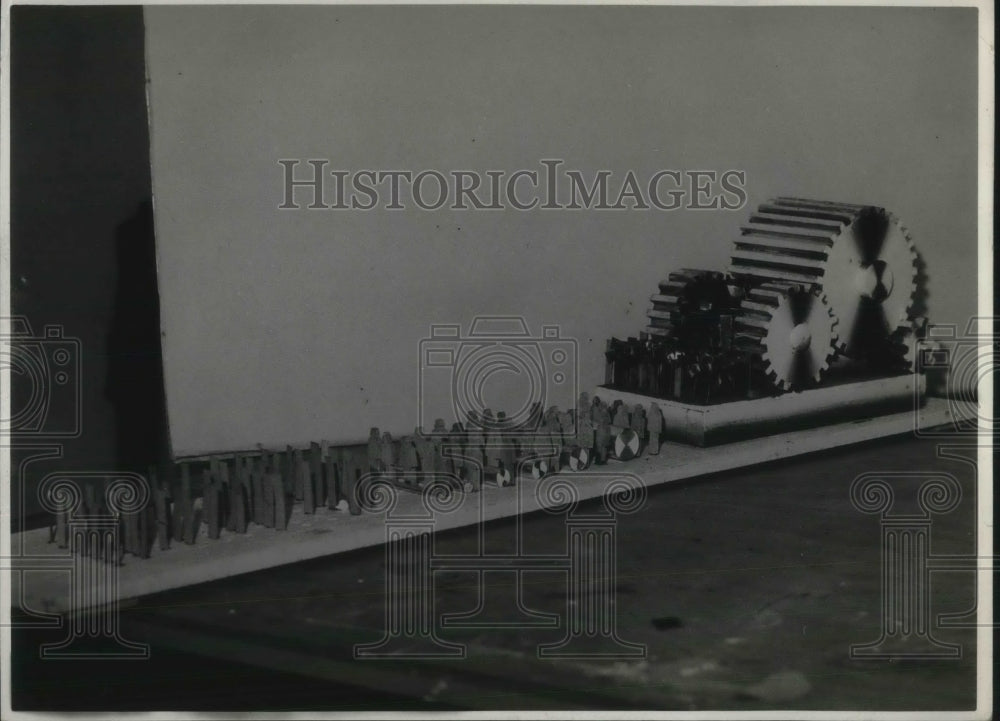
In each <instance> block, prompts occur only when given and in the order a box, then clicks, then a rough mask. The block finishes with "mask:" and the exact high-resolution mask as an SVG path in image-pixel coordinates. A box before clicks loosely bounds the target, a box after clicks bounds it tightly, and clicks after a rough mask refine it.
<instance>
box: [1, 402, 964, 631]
mask: <svg viewBox="0 0 1000 721" xmlns="http://www.w3.org/2000/svg"><path fill="white" fill-rule="evenodd" d="M919 414H920V415H919V418H918V416H917V415H916V414H915V413H914V411H912V410H910V411H906V412H902V413H895V414H892V415H887V416H879V417H874V418H864V419H860V420H855V421H851V422H845V423H838V424H834V425H829V426H824V427H822V428H813V429H808V430H799V431H792V432H786V433H781V434H777V435H773V436H769V437H767V438H763V439H760V438H759V439H755V440H747V441H738V442H733V443H729V444H727V445H725V446H716V447H713V448H699V447H694V446H689V445H684V444H680V443H673V442H667V443H664V444H663V447H662V448H661V451H660V454H659V455H658V456H644V457H642V458H639V459H636V460H633V461H630V462H628V463H618V462H611V463H609V464H608V465H607V466H603V467H601V466H598V467H593V468H591V469H590V470H588V471H586V472H583V473H570V472H564V473H563V474H561V476H560V477H561V478H565V479H567V480H569V481H571V482H572V483H573V485H574V486H575V488H576V491H577V495H578V497H579V498H580V499H587V498H595V497H598V496H601V495H603V494H604V493H605V492H606V489H607V487H608V483H609V481H610V480H611V479H613V478H615V477H616V476H619V477H620V476H622V475H625V474H629V475H631V476H633V477H637V478H639V479H641V481H642V482H643V483H644V484H645V485H646V486H655V485H659V484H663V483H670V482H673V481H681V480H685V479H692V478H697V477H699V476H704V475H708V474H711V473H717V472H720V471H727V470H733V469H737V468H743V467H746V466H752V465H755V464H759V463H767V462H769V461H775V460H779V459H782V458H789V457H793V456H798V455H802V454H806V453H812V452H816V451H822V450H827V449H831V448H837V447H842V446H848V445H850V444H854V443H859V442H862V441H869V440H873V439H876V438H884V437H888V436H895V435H902V434H909V433H911V432H912V431H913V429H914V428H915V427H916V424H917V423H919V424H920V427H922V428H929V427H931V426H937V425H945V424H948V423H951V422H953V421H954V420H956V419H955V418H953V416H952V409H951V404H950V403H949V402H948V401H947V400H944V399H939V398H929V399H927V402H926V405H925V406H924V407H923V408H922V409H920V411H919ZM540 483H545V481H542V482H538V481H524V482H521V483H520V484H518V485H517V486H513V487H506V488H497V487H495V486H492V487H486V488H484V489H483V491H482V492H481V493H470V494H465V495H464V496H463V498H462V503H461V504H460V505H459V506H458V507H457V508H456V509H454V510H451V511H449V512H445V513H439V514H437V516H436V518H435V529H436V530H446V529H449V528H457V527H461V526H467V525H471V524H475V523H478V522H482V521H489V520H494V519H498V518H504V517H508V516H515V515H519V514H523V513H530V512H532V511H536V510H539V509H541V508H544V507H550V506H554V505H556V504H558V502H559V500H560V499H559V498H556V497H549V498H546V497H545V496H544V494H538V493H536V491H537V490H538V487H539V485H540ZM551 495H552V496H554V495H555V494H551ZM539 496H542V497H539ZM422 510H423V507H422V504H421V499H420V498H419V497H418V496H416V495H413V494H406V493H404V494H402V495H400V496H399V501H398V504H397V506H396V509H395V511H396V512H397V513H404V514H405V513H415V514H419V513H421V511H422ZM203 529H204V527H203ZM385 539H386V526H385V514H384V513H366V514H364V515H361V516H351V515H349V514H347V513H342V512H338V511H329V510H327V509H320V510H319V511H317V513H316V514H314V515H304V514H303V513H302V511H301V507H298V506H297V507H296V508H295V510H294V512H293V514H292V517H291V521H290V522H289V526H288V529H287V530H286V531H276V530H274V529H268V528H264V527H262V526H256V525H251V526H250V528H249V530H248V532H247V533H246V534H235V533H224V534H223V535H222V536H221V537H220V538H219V539H218V540H210V539H208V538H207V537H206V536H205V535H204V530H203V531H202V533H201V534H200V535H199V537H198V539H197V543H195V544H194V545H191V546H187V545H183V544H173V545H172V546H171V548H170V549H169V550H167V551H160V550H159V549H158V548H154V549H153V555H152V557H150V558H149V559H146V560H140V559H137V558H134V557H132V556H126V557H125V561H124V565H122V566H121V567H119V569H118V578H117V596H118V597H119V598H121V599H129V598H136V597H139V596H144V595H147V594H150V593H155V592H158V591H164V590H167V589H171V588H179V587H182V586H188V585H193V584H197V583H203V582H206V581H212V580H215V579H219V578H223V577H227V576H235V575H238V574H241V573H248V572H251V571H259V570H262V569H265V568H271V567H274V566H280V565H283V564H288V563H293V562H296V561H303V560H306V559H310V558H316V557H320V556H326V555H330V554H335V553H341V552H344V551H350V550H354V549H357V548H363V547H366V546H373V545H378V544H381V543H384V542H385ZM47 540H48V531H47V530H45V529H38V530H34V531H28V532H25V533H22V534H18V536H17V537H16V541H15V542H14V543H13V544H12V548H14V549H17V551H19V552H20V556H19V557H17V558H15V559H13V560H14V565H15V568H18V569H22V572H21V573H17V572H15V573H14V574H13V578H12V581H13V585H12V596H11V598H12V599H13V603H14V604H15V605H19V606H20V607H21V608H23V609H24V610H26V611H29V612H31V611H36V612H52V613H55V612H62V611H65V610H66V609H67V607H68V599H69V579H70V572H69V571H68V570H65V568H66V567H67V566H71V565H72V557H71V556H70V555H69V554H68V552H67V551H66V550H62V549H59V548H58V547H56V546H55V545H54V544H49V543H48V542H47ZM17 551H15V552H17ZM82 563H84V564H87V565H89V564H95V565H96V562H94V561H90V560H84V561H82ZM55 567H58V568H55ZM22 574H23V575H22Z"/></svg>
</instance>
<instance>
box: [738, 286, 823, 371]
mask: <svg viewBox="0 0 1000 721" xmlns="http://www.w3.org/2000/svg"><path fill="white" fill-rule="evenodd" d="M837 335H838V334H837V319H836V317H835V316H834V314H833V310H832V309H831V308H830V306H829V304H828V303H827V302H826V298H825V297H824V296H823V294H822V293H820V292H819V290H818V289H816V288H810V287H809V286H806V285H799V284H794V283H763V284H761V285H760V286H758V287H756V288H753V289H752V290H750V291H749V293H748V294H747V296H746V298H744V299H743V301H742V302H741V303H740V313H739V316H738V317H737V319H736V339H735V343H736V347H737V348H738V349H740V350H743V351H746V352H749V353H750V354H751V355H754V356H757V357H758V358H759V359H760V361H761V363H762V364H763V367H764V371H765V372H766V373H767V376H768V378H769V379H770V380H771V382H772V383H773V384H774V385H775V386H776V387H777V388H779V389H781V390H793V389H794V390H798V389H801V388H805V387H808V386H810V385H814V384H816V383H819V382H820V380H821V379H822V376H823V373H824V372H825V371H826V370H827V369H828V368H829V367H830V361H831V360H833V356H834V353H835V347H836V342H837Z"/></svg>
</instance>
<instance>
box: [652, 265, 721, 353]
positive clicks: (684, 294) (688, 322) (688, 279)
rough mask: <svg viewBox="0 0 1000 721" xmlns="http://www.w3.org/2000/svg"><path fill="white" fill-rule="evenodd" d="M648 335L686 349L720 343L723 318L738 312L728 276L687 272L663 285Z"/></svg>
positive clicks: (654, 300) (654, 304)
mask: <svg viewBox="0 0 1000 721" xmlns="http://www.w3.org/2000/svg"><path fill="white" fill-rule="evenodd" d="M650 301H651V302H652V306H651V307H650V308H649V311H648V312H647V316H648V318H649V325H648V326H646V332H647V333H649V334H650V335H651V336H653V337H658V338H669V339H672V340H674V341H676V342H677V344H678V345H679V346H681V347H685V348H706V347H711V346H712V345H717V344H718V343H717V342H715V341H713V337H714V336H716V335H718V333H719V317H720V315H722V314H724V313H726V312H732V311H734V310H735V308H736V306H737V305H738V303H737V302H736V301H735V300H734V299H733V295H732V293H731V292H730V287H729V284H728V283H727V279H726V276H725V274H723V273H720V272H718V271H712V270H694V269H687V268H685V269H683V270H679V271H676V272H673V273H671V274H670V275H669V276H668V278H667V279H666V280H664V281H661V282H660V292H659V293H657V294H655V295H653V296H651V297H650Z"/></svg>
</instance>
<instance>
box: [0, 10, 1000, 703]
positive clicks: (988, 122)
mask: <svg viewBox="0 0 1000 721" xmlns="http://www.w3.org/2000/svg"><path fill="white" fill-rule="evenodd" d="M193 4H197V5H281V4H289V5H362V4H371V5H441V4H454V3H442V2H436V1H435V0H410V1H408V2H397V1H394V0H358V1H357V2H328V1H327V0H292V1H291V2H280V1H279V2H275V1H274V0H249V1H248V0H216V2H200V1H198V0H187V1H184V0H152V1H150V2H142V3H139V2H128V1H122V2H107V1H106V0H96V1H94V2H85V3H81V2H72V1H71V0H37V1H36V2H13V3H12V2H11V1H10V0H0V278H3V279H4V280H5V281H6V282H5V283H4V284H3V286H2V287H3V291H2V292H0V333H5V334H9V332H10V328H9V320H8V319H9V318H10V288H11V284H10V240H11V238H10V119H11V116H10V73H11V67H10V59H11V53H10V9H11V6H12V5H193ZM461 4H463V5H496V4H510V5H626V6H627V5H643V6H658V5H687V6H691V5H698V6H716V7H754V6H776V7H783V6H808V7H824V6H851V7H855V6H856V7H926V8H934V7H948V8H952V7H975V8H978V10H979V28H978V29H979V32H978V35H979V113H978V117H979V136H978V147H979V174H978V177H979V198H978V213H979V226H978V228H979V256H978V263H979V285H978V301H979V304H978V312H979V316H980V317H986V318H992V317H993V315H994V313H993V302H994V301H993V186H994V130H993V129H994V123H995V97H994V75H995V49H994V12H995V8H994V5H993V3H991V2H989V1H988V0H950V1H947V2H940V1H939V2H918V1H916V0H910V1H908V2H907V1H903V2H899V1H886V0H883V1H882V2H869V1H864V0H828V1H827V2H807V1H805V0H767V1H759V0H671V1H669V2H650V1H641V0H640V1H638V2H629V3H616V2H603V1H600V0H547V1H546V2H535V1H534V0H506V1H505V2H503V3H498V2H491V1H489V0H466V1H465V2H463V3H461ZM991 345H992V339H991V338H990V337H986V336H984V337H982V338H981V340H980V352H983V351H990V350H991ZM979 403H980V408H981V417H985V418H993V417H994V416H993V378H992V375H990V374H986V375H985V376H984V378H983V379H982V384H981V386H980V388H979ZM0 413H3V414H4V416H3V417H9V414H10V378H9V373H0ZM983 438H984V439H985V442H980V444H979V450H978V477H979V479H980V481H984V480H985V479H989V480H990V482H980V483H979V484H978V485H979V488H978V499H977V504H978V506H977V507H978V509H979V529H978V537H977V548H979V549H990V555H992V549H993V528H992V516H993V484H992V478H993V465H992V460H993V457H992V456H993V454H992V437H991V436H989V435H988V434H986V435H984V436H983ZM9 450H10V449H9V448H7V447H0V493H2V494H3V495H2V496H0V498H2V499H8V498H10V474H11V466H10V463H11V459H10V452H9ZM0 509H2V511H0V563H3V561H2V559H7V558H10V554H11V535H10V531H11V518H10V510H9V507H8V504H7V503H5V502H4V503H2V504H0ZM3 565H4V566H6V565H9V564H6V563H4V564H3ZM977 577H978V578H977V583H978V607H977V608H978V614H979V616H978V628H977V638H976V668H977V675H978V684H977V691H976V698H977V708H976V710H975V711H961V712H939V711H932V712H911V711H779V710H767V711H618V712H615V711H566V712H563V711H462V712H435V713H429V712H401V713H392V712H362V711H358V712H354V711H345V712H293V713H281V712H266V711H265V712H249V713H246V712H242V713H238V714H234V713H229V712H211V713H209V712H199V713H192V712H163V711H159V712H121V713H116V714H115V715H116V716H121V717H126V718H128V717H136V718H138V717H141V718H143V719H151V720H152V719H156V720H159V719H164V720H167V719H170V720H173V719H229V718H233V717H234V716H237V715H238V716H239V717H240V718H241V719H274V718H280V719H289V720H297V719H302V720H303V721H305V720H307V719H309V720H311V719H347V718H364V719H372V720H373V721H374V720H376V719H411V718H412V719H424V718H432V717H433V718H439V717H440V718H452V719H529V718H530V719H534V718H541V719H577V718H579V719H595V720H597V719H761V720H767V719H776V720H778V719H855V720H861V719H918V720H923V719H925V720H926V721H938V720H939V719H970V720H971V719H988V718H990V716H991V714H992V710H993V674H992V672H993V629H992V622H993V603H992V599H993V572H992V570H990V569H987V568H980V569H979V571H978V572H977ZM10 581H11V571H10V570H9V569H7V568H4V569H3V571H2V575H0V623H2V626H0V654H2V655H0V703H2V706H0V718H5V719H49V718H53V719H55V718H66V717H67V716H70V715H71V716H72V717H73V718H74V719H80V720H81V721H82V720H85V719H86V720H89V719H101V720H102V721H103V719H106V718H107V717H108V715H109V714H108V713H79V712H76V713H72V714H68V713H48V712H16V711H12V710H11V708H10V692H11V664H10V659H11V645H10V627H9V623H10V611H11V597H10V587H11V583H10Z"/></svg>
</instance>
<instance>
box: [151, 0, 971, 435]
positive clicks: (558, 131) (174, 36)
mask: <svg viewBox="0 0 1000 721" xmlns="http://www.w3.org/2000/svg"><path fill="white" fill-rule="evenodd" d="M145 17H146V28H147V55H148V74H149V79H150V82H149V98H150V122H151V135H152V172H153V191H154V203H155V221H156V235H157V243H158V256H159V259H158V262H159V279H160V293H161V302H162V309H163V311H162V315H163V331H164V334H165V335H164V364H165V371H166V388H167V398H168V412H169V418H170V430H171V437H172V443H173V449H174V452H175V453H176V454H188V453H196V452H201V451H212V450H223V449H229V448H248V447H252V446H253V445H254V444H256V443H258V442H260V443H263V444H265V445H279V444H284V443H286V442H296V443H298V442H305V441H309V440H317V439H319V438H327V439H329V440H331V441H353V440H359V439H361V438H363V437H365V436H366V435H367V429H368V427H369V426H373V425H374V426H380V427H382V428H387V429H389V430H391V431H393V432H394V433H401V432H405V431H408V430H410V429H412V428H413V426H414V425H415V424H416V422H417V419H418V418H419V416H420V414H419V412H418V407H417V376H418V360H419V359H418V347H419V342H420V339H422V338H424V337H426V336H427V333H428V329H429V326H430V324H432V323H448V322H451V323H462V324H463V326H466V327H467V324H468V322H469V321H470V320H471V319H472V318H473V317H474V316H476V315H480V314H521V315H523V316H525V318H526V319H527V321H528V323H529V324H530V326H531V328H532V330H533V331H537V330H538V329H539V328H540V326H541V325H542V324H558V325H559V326H560V327H561V329H562V334H563V335H564V336H567V337H571V338H575V339H577V341H578V343H579V346H578V355H579V361H580V376H579V379H580V385H581V386H583V387H587V386H590V385H593V384H596V383H597V382H599V381H600V379H601V377H602V373H603V347H604V341H605V339H606V338H607V337H609V336H611V335H618V336H620V337H621V336H625V335H629V334H632V335H634V334H635V333H636V332H637V331H638V330H640V329H641V327H642V326H643V320H644V318H643V316H644V312H645V309H646V306H647V299H648V296H649V295H650V294H651V293H652V292H654V291H655V289H656V283H657V281H658V280H659V279H660V278H661V277H665V276H666V274H667V273H668V272H669V271H670V270H673V269H676V268H681V267H706V268H720V269H722V268H725V266H726V263H727V261H728V253H729V249H730V244H731V242H732V239H733V238H734V235H735V233H736V231H737V228H738V226H739V223H740V222H741V221H743V220H744V219H745V217H746V215H747V214H748V213H749V211H750V210H751V208H752V207H755V206H756V204H758V203H760V202H763V201H764V200H766V199H768V198H769V197H772V196H775V195H789V194H791V195H800V196H805V197H817V198H825V199H831V200H843V201H851V202H868V203H874V204H878V205H882V206H885V207H887V208H889V209H890V210H892V211H893V212H895V213H896V214H897V215H899V216H900V217H901V218H902V220H903V222H904V223H905V224H906V225H907V226H908V227H909V228H910V229H911V230H912V233H913V237H914V239H915V241H916V243H917V246H918V248H919V250H920V251H921V253H922V254H923V256H924V258H925V259H926V262H927V266H928V273H929V283H928V290H929V301H928V305H929V311H930V312H929V315H930V317H931V319H932V320H933V321H937V322H953V323H961V324H964V323H965V321H966V319H967V318H968V317H969V316H971V315H973V314H974V312H975V307H976V163H977V148H976V117H977V104H976V102H977V100H976V92H977V75H976V67H977V66H976V62H977V56H976V52H977V46H976V43H977V38H976V21H977V17H976V10H975V9H971V8H958V9H916V8H895V9H885V8H848V7H844V8H738V9H737V8H688V7H643V8H635V7H633V8H611V7H577V8H573V7H523V6H521V7H517V6H509V7H495V6H494V7H482V6H480V7H448V8H443V7H396V8H392V7H291V6H288V7H253V6H244V7H222V6H220V7H197V8H194V7H167V6H151V7H147V8H146V9H145ZM288 158H301V159H308V158H325V159H329V160H330V166H329V167H330V168H339V169H344V170H354V171H356V170H360V169H364V168H370V169H376V170H390V169H409V170H412V171H413V172H414V173H416V172H419V171H421V170H424V169H437V170H439V171H441V172H444V173H447V172H449V171H452V170H463V169H470V170H478V171H481V172H484V171H486V170H488V169H502V170H506V171H508V172H514V171H515V170H517V169H520V168H527V169H539V170H540V169H541V167H540V166H539V161H540V160H541V159H546V158H560V159H563V160H564V161H565V167H567V168H572V169H578V170H580V171H583V172H584V173H585V174H586V175H590V174H591V173H593V172H595V171H597V170H599V169H608V170H611V171H613V173H614V178H615V180H614V181H613V183H612V187H615V188H617V183H618V182H620V180H621V178H623V177H624V175H625V174H626V173H627V172H628V171H629V170H633V171H634V172H635V173H636V174H637V175H639V177H640V178H648V177H649V176H651V175H652V174H653V173H655V172H656V171H657V170H660V169H678V170H698V169H709V170H716V171H718V172H720V173H721V172H723V171H725V170H728V169H740V170H744V171H745V172H746V178H747V182H746V188H747V192H748V195H749V203H748V207H746V208H744V209H741V210H739V211H734V212H726V211H721V210H715V211H694V210H675V211H671V212H664V211H659V210H646V211H635V210H625V211H598V210H589V211H588V210H577V211H570V210H563V211H542V210H537V209H536V210H533V211H529V212H518V211H514V210H507V211H471V210H466V211H455V210H448V209H442V210H438V211H434V212H427V211H422V210H419V209H416V208H415V207H413V206H412V204H411V205H410V208H409V209H408V210H405V211H386V210H373V211H368V212H363V211H350V210H326V211H323V210H305V209H303V210H297V211H294V210H278V205H279V204H280V203H281V200H282V194H283V190H284V187H283V171H282V168H281V167H280V166H279V165H278V160H279V159H288ZM299 170H300V171H303V170H304V168H302V167H300V169H299ZM435 402H436V403H441V402H443V401H442V399H441V398H436V399H435ZM448 420H449V421H450V420H451V419H450V418H449V419H448Z"/></svg>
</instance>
